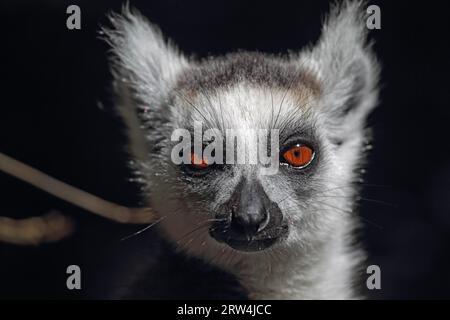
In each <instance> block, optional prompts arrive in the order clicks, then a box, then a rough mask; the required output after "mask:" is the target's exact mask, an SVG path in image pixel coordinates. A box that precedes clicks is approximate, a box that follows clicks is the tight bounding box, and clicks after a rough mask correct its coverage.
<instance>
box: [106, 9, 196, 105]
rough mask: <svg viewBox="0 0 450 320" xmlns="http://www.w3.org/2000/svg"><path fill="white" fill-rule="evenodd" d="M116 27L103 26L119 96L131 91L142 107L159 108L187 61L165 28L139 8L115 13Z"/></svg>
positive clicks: (112, 21) (114, 22) (113, 19)
mask: <svg viewBox="0 0 450 320" xmlns="http://www.w3.org/2000/svg"><path fill="white" fill-rule="evenodd" d="M110 21H111V24H112V28H103V30H102V31H103V33H104V34H105V40H106V41H107V42H108V43H109V44H110V45H111V47H112V57H111V62H112V69H113V74H114V78H115V86H116V89H117V91H118V94H119V96H122V95H124V94H131V95H132V96H133V98H137V100H138V102H139V103H138V106H137V107H140V108H145V109H146V110H147V109H149V110H150V111H152V110H156V109H157V108H158V107H159V106H160V105H161V103H162V102H163V101H164V99H165V98H166V96H167V94H168V92H169V91H170V89H171V88H172V87H173V85H174V84H175V81H176V79H177V76H178V75H179V73H180V72H181V71H182V70H183V69H184V68H185V67H186V66H187V64H188V63H187V60H186V59H185V58H184V56H182V55H181V54H180V52H179V51H178V50H177V49H176V48H175V46H173V45H172V44H171V43H169V42H167V41H165V40H164V38H163V36H162V33H161V31H160V30H159V29H158V28H157V27H156V26H154V25H151V24H150V23H149V22H148V21H147V19H146V18H144V17H143V16H142V15H141V14H140V13H139V12H138V11H137V10H132V9H130V8H129V7H128V6H125V7H124V8H123V10H122V13H121V14H120V15H119V14H111V15H110Z"/></svg>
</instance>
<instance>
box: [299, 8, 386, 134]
mask: <svg viewBox="0 0 450 320" xmlns="http://www.w3.org/2000/svg"><path fill="white" fill-rule="evenodd" d="M304 58H305V61H304V63H305V64H306V65H309V66H311V69H312V71H313V72H314V73H315V74H316V76H317V77H318V78H319V80H320V83H321V84H322V99H321V106H320V108H321V110H320V112H321V113H322V114H323V115H324V118H325V122H326V123H327V124H328V125H329V129H330V132H331V135H333V139H336V140H337V141H343V140H345V139H346V138H347V137H349V135H351V134H352V132H355V131H354V130H362V129H363V126H364V122H365V118H366V117H367V115H368V113H369V112H370V111H371V110H372V108H373V107H374V106H375V105H376V102H377V90H376V88H377V84H378V76H379V67H378V64H377V62H376V59H375V57H374V55H373V53H372V51H371V45H370V44H369V43H368V41H367V28H366V20H365V7H364V5H363V2H360V1H344V2H343V3H341V4H340V5H335V6H334V7H333V8H332V9H331V12H330V14H329V16H328V17H327V19H325V22H324V25H323V29H322V36H321V38H320V40H319V42H318V44H317V45H316V46H315V47H314V48H312V49H311V50H310V51H309V52H307V53H306V55H305V56H304Z"/></svg>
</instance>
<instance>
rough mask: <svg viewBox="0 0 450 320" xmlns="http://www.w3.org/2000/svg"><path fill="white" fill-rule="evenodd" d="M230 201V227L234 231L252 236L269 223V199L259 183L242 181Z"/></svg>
mask: <svg viewBox="0 0 450 320" xmlns="http://www.w3.org/2000/svg"><path fill="white" fill-rule="evenodd" d="M230 202H231V206H230V207H231V208H230V209H231V225H230V227H231V229H232V230H233V231H235V232H236V233H240V234H244V235H246V236H252V235H255V234H257V233H258V232H261V231H262V230H264V228H266V227H267V225H268V224H269V220H270V214H269V206H270V200H269V198H268V197H267V195H266V193H265V192H264V189H263V188H262V186H261V184H260V183H258V182H254V183H245V182H242V185H241V186H240V187H239V188H237V190H236V192H235V194H234V195H233V196H232V197H231V199H230Z"/></svg>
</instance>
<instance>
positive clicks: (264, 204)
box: [209, 179, 289, 251]
mask: <svg viewBox="0 0 450 320" xmlns="http://www.w3.org/2000/svg"><path fill="white" fill-rule="evenodd" d="M216 217H217V218H218V220H219V221H217V222H216V223H214V224H213V225H212V226H211V228H210V230H209V233H210V235H211V236H212V237H213V238H214V239H216V240H217V241H218V242H223V243H226V244H227V245H229V246H230V247H232V248H233V249H235V250H239V251H261V250H264V249H266V248H268V247H270V246H272V245H273V244H275V243H276V242H278V241H282V239H284V237H285V236H286V235H287V233H288V230H289V226H288V224H287V222H286V221H285V220H284V219H283V214H282V212H281V210H280V208H279V206H278V204H277V203H275V202H273V201H271V200H270V199H269V197H268V196H267V194H266V193H265V191H264V188H263V187H262V185H261V184H260V182H259V181H257V180H256V181H255V180H253V181H248V180H245V179H242V180H241V181H240V183H239V184H238V185H237V186H236V189H235V190H234V192H233V194H232V195H231V197H230V199H229V201H227V202H226V203H225V204H224V206H223V207H222V208H221V210H218V215H217V216H216Z"/></svg>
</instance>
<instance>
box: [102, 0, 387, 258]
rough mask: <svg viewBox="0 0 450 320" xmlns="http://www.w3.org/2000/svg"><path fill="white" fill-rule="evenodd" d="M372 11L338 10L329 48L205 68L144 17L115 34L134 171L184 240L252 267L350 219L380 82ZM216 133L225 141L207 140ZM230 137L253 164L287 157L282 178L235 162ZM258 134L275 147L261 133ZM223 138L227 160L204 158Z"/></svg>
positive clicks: (280, 166) (168, 231)
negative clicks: (261, 158) (255, 259)
mask: <svg viewBox="0 0 450 320" xmlns="http://www.w3.org/2000/svg"><path fill="white" fill-rule="evenodd" d="M360 12H362V10H361V9H360V8H359V4H358V3H347V2H346V3H344V4H343V5H342V6H340V7H336V8H334V9H333V10H332V12H331V14H330V16H329V18H328V20H327V21H326V23H325V25H324V27H323V34H322V37H321V39H320V40H319V42H318V43H317V45H316V46H315V47H314V48H312V49H307V50H304V51H302V52H299V53H297V54H291V55H289V56H285V57H281V56H270V55H265V54H262V53H246V52H238V53H234V54H229V55H226V56H224V57H218V58H209V59H206V60H203V61H192V60H188V59H187V58H185V57H184V56H183V55H181V54H180V53H179V52H178V51H177V50H176V49H174V48H173V47H172V46H169V45H167V44H166V42H164V40H163V38H162V36H161V34H160V32H159V31H158V30H157V29H156V28H155V27H153V26H151V25H150V24H149V23H148V22H147V21H146V20H145V19H144V18H142V17H141V16H140V15H139V14H137V13H131V12H130V11H128V9H126V10H125V12H124V13H123V15H122V16H116V17H114V20H113V24H114V29H111V30H106V31H105V32H106V34H107V36H108V41H109V42H110V43H111V45H112V46H113V49H114V53H115V56H114V60H113V63H114V64H113V66H114V73H115V76H116V82H115V85H116V89H117V92H118V96H119V98H120V102H119V106H120V108H119V110H120V112H121V114H122V115H123V117H124V119H125V121H126V124H127V126H128V129H129V135H130V143H131V147H130V150H131V153H132V156H133V158H134V160H135V162H134V163H135V165H134V166H133V169H134V170H135V172H136V174H138V175H140V176H141V177H142V181H144V189H143V190H144V193H143V196H144V197H145V198H146V199H148V203H149V205H150V206H151V207H152V208H153V209H154V210H155V211H156V212H157V213H158V214H159V215H160V216H161V223H160V226H161V229H162V231H163V232H164V234H165V235H166V236H167V237H168V238H169V239H170V240H171V241H172V242H173V243H174V244H176V245H177V246H179V247H180V248H183V249H184V250H187V251H189V252H190V253H192V254H195V255H197V256H200V257H203V258H205V259H209V260H211V259H214V258H215V257H217V256H218V254H220V252H222V253H224V252H225V253H226V252H231V253H232V254H233V255H234V256H235V257H240V258H242V259H245V258H246V257H251V256H255V255H260V254H263V253H264V252H266V251H267V250H268V249H270V250H273V251H275V250H284V249H286V248H289V247H293V246H297V247H304V248H306V247H307V246H308V245H310V244H314V243H317V242H321V241H325V240H326V239H327V237H328V236H329V234H330V233H332V232H333V230H334V229H333V228H334V227H335V226H336V225H337V224H339V223H343V221H345V219H344V216H345V215H346V214H349V212H350V210H351V207H352V201H351V197H352V196H353V188H351V185H352V182H353V181H354V179H355V174H354V172H355V169H356V168H357V162H358V160H359V158H360V157H361V154H362V153H361V150H362V148H361V147H362V141H363V138H364V121H365V118H366V116H367V114H368V113H369V111H370V110H371V109H372V108H373V107H374V106H375V102H376V90H375V88H376V83H377V76H378V71H377V66H376V63H375V62H374V59H373V58H372V54H371V51H370V48H369V46H368V45H367V43H366V33H365V22H364V20H363V17H362V14H361V13H360ZM195 124H200V128H201V133H198V131H196V130H195ZM178 129H184V130H186V131H187V132H189V133H190V134H191V136H192V140H191V141H190V142H189V143H188V148H185V149H183V151H182V152H178V151H177V152H176V153H177V154H178V153H179V155H180V156H181V157H183V158H184V159H188V160H191V161H187V162H184V163H181V164H180V163H176V161H174V160H173V155H174V152H173V150H174V148H176V146H177V145H178V144H179V141H178V140H174V139H173V133H174V131H176V130H178ZM208 129H210V130H212V132H214V133H215V134H216V135H217V136H221V137H222V138H223V139H222V140H217V139H211V136H208V137H206V135H204V134H203V133H206V132H208ZM230 130H243V131H240V133H239V134H237V135H236V137H237V138H239V140H240V141H241V142H242V143H243V145H245V146H246V147H247V148H244V149H245V152H246V154H245V156H244V159H247V160H248V159H249V158H252V156H254V155H255V153H258V155H260V152H261V151H260V150H262V153H265V155H268V154H270V155H271V159H276V160H277V161H276V168H272V169H275V170H272V171H271V172H270V174H267V172H265V171H264V170H265V169H267V166H268V165H267V163H259V162H256V163H250V161H244V162H243V163H236V162H230V161H228V160H229V159H231V158H233V159H236V158H238V157H239V152H238V150H239V149H238V148H235V147H236V144H237V142H236V141H237V140H234V138H233V139H228V138H229V136H230ZM252 130H253V131H252ZM258 130H259V131H261V132H264V133H266V137H265V138H266V139H265V140H264V139H262V140H261V139H259V136H257V137H258V138H257V139H256V140H255V135H253V134H250V133H249V132H255V131H258ZM234 132H235V131H234ZM199 135H200V136H199ZM274 137H275V139H274V140H275V142H276V143H275V144H271V143H269V141H270V142H273V140H272V138H274ZM196 139H198V140H199V141H201V142H200V147H196V148H194V141H195V140H196ZM213 141H216V142H217V141H220V143H216V145H215V148H214V156H215V157H216V156H217V155H218V153H220V154H222V156H223V163H213V162H212V161H210V160H211V158H205V156H204V153H203V152H204V151H206V150H207V149H208V146H209V145H211V144H212V143H213ZM261 141H264V143H261ZM191 143H192V145H191ZM230 143H231V145H232V146H233V148H231V151H230V148H229V147H230V145H229V144H230ZM255 144H258V148H256V149H255V148H253V149H252V148H249V147H251V146H253V145H255ZM219 146H221V148H219ZM210 149H211V148H210ZM250 149H251V150H250ZM252 150H253V151H252ZM255 150H256V151H255ZM199 151H200V152H199ZM210 155H211V154H210ZM272 165H273V163H272Z"/></svg>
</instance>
